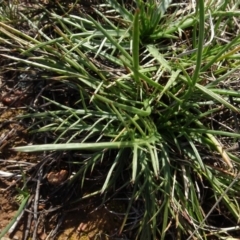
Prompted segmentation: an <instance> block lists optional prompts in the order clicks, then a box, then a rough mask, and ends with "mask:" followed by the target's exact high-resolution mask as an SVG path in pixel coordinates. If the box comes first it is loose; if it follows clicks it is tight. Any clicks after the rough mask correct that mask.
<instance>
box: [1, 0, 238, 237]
mask: <svg viewBox="0 0 240 240" xmlns="http://www.w3.org/2000/svg"><path fill="white" fill-rule="evenodd" d="M106 2H107V3H106V4H103V5H102V6H101V7H102V11H99V10H96V11H95V12H96V13H97V14H98V16H99V18H100V19H101V21H99V20H96V19H95V18H94V17H91V16H89V15H86V14H79V15H66V16H59V15H58V14H55V13H53V12H49V11H48V10H46V9H45V10H46V12H48V14H49V16H50V17H51V19H52V20H53V21H54V23H55V25H54V26H53V29H51V30H52V31H54V34H52V35H54V37H52V36H48V35H46V34H45V33H44V32H42V31H41V29H38V27H37V26H36V25H35V24H34V22H32V21H31V19H27V21H28V23H29V24H30V26H31V27H33V28H35V29H37V30H38V33H39V35H40V37H39V39H37V38H32V37H30V36H28V35H26V34H22V33H21V32H20V31H18V30H17V29H14V28H12V27H10V26H8V25H6V24H4V23H0V26H1V27H3V28H4V29H5V32H4V34H6V36H8V37H10V38H11V39H12V40H16V39H17V40H18V42H19V43H20V44H21V48H20V53H21V55H20V56H18V57H14V56H10V55H6V54H5V55H3V54H2V56H4V57H6V58H9V59H12V60H14V61H16V62H18V63H21V64H25V65H28V66H33V67H36V68H41V69H44V71H46V72H47V76H48V77H49V78H51V79H52V80H58V81H62V82H64V83H65V84H66V85H67V86H68V87H69V89H74V90H75V91H76V92H78V96H79V99H78V101H77V102H76V107H74V106H67V105H64V104H61V103H59V102H58V101H57V100H52V99H49V98H46V97H45V99H46V100H47V101H49V103H51V104H52V105H53V106H55V107H57V108H58V110H49V111H45V112H42V113H31V114H27V115H25V116H22V118H29V117H32V118H35V119H38V123H42V122H44V123H45V125H44V126H42V127H41V128H40V129H37V130H36V128H32V129H31V130H32V132H54V133H57V138H56V140H55V141H54V142H53V143H51V144H44V145H33V146H23V147H18V148H16V150H18V151H25V152H32V151H46V150H55V151H60V150H82V151H87V153H88V158H87V159H85V160H83V161H82V162H80V167H79V171H78V172H77V173H76V175H75V176H74V178H73V179H71V181H70V183H71V182H73V181H74V180H76V179H79V177H81V179H82V185H84V181H85V180H84V176H85V174H86V172H87V171H93V169H95V168H96V166H97V165H98V164H100V163H101V162H104V161H106V162H107V161H109V160H108V159H109V157H108V156H109V155H110V156H111V157H110V159H111V163H110V164H108V165H107V166H108V168H109V170H108V173H107V174H106V176H105V182H104V184H103V186H102V187H101V189H99V191H97V192H96V193H102V194H103V193H105V192H107V191H111V190H112V189H115V188H116V184H117V183H118V184H119V182H120V184H121V188H124V187H126V186H128V187H131V189H132V196H131V200H130V201H129V204H128V208H127V210H126V216H125V218H124V220H123V223H122V227H121V229H120V232H122V231H123V229H124V226H125V223H126V221H127V219H128V215H129V212H130V211H131V207H132V205H133V203H134V201H136V200H138V199H141V200H142V209H143V214H142V215H141V218H140V219H138V223H137V224H136V225H135V226H134V227H136V236H135V237H136V239H158V238H160V239H165V237H166V234H170V233H171V234H173V235H174V236H176V237H177V236H178V239H183V238H186V236H191V235H194V236H195V237H197V238H198V239H207V236H208V234H209V233H210V234H214V235H216V236H218V237H219V236H220V235H221V237H225V236H226V235H227V234H228V232H227V230H226V231H222V232H221V230H222V229H220V228H217V227H216V228H212V226H210V224H209V223H208V222H207V219H205V217H204V216H205V214H207V213H206V210H205V209H204V207H202V203H201V198H204V192H205V191H206V190H205V188H210V189H211V192H210V194H211V196H210V197H211V198H214V199H218V198H219V197H220V196H222V200H223V201H222V204H223V205H224V206H225V207H226V208H227V209H228V211H229V212H230V214H231V217H232V218H233V219H235V221H236V222H237V221H238V218H239V208H238V200H237V198H236V196H235V194H236V193H237V192H238V190H239V183H237V182H236V183H235V184H234V185H233V186H232V187H231V188H228V185H229V184H230V183H231V182H232V181H233V179H234V177H236V176H235V175H234V173H233V169H234V168H237V169H238V166H239V158H238V157H237V156H236V155H234V154H231V153H229V152H228V151H226V149H225V148H224V147H223V146H222V143H221V137H230V138H232V139H238V138H239V137H240V134H239V133H236V132H234V131H232V130H229V128H228V127H226V126H223V128H220V127H219V126H218V127H217V128H214V127H213V124H212V121H213V119H214V117H213V116H215V115H217V114H219V112H220V111H221V110H222V108H224V109H228V111H232V112H234V113H236V114H239V113H240V110H239V108H238V107H236V106H234V105H233V104H231V103H229V101H228V98H229V97H238V98H239V97H240V94H239V91H237V90H234V89H228V88H227V87H224V88H222V87H221V84H226V82H227V79H230V82H231V81H234V80H235V78H236V77H235V76H234V74H233V73H234V72H236V71H237V68H238V67H239V54H238V52H239V47H238V46H239V43H240V37H239V36H240V35H236V36H235V35H233V36H232V37H230V39H229V40H228V43H224V41H221V39H220V40H219V38H220V32H219V31H218V28H217V27H215V29H214V24H215V26H218V27H220V26H221V27H226V26H227V25H231V24H233V22H234V20H235V18H234V17H235V16H239V12H238V11H237V10H236V9H237V5H236V4H234V3H232V2H231V1H228V3H229V4H231V6H232V10H231V11H228V12H227V11H225V10H226V8H227V5H226V4H225V3H224V2H220V3H219V2H218V3H215V2H214V1H207V2H204V1H202V0H201V1H198V5H197V6H196V8H195V7H194V6H192V8H191V9H190V10H189V12H187V11H186V12H185V11H184V10H180V12H179V8H176V7H174V6H171V5H170V7H169V1H165V2H166V5H165V6H166V7H165V8H163V6H164V5H163V4H162V5H159V3H158V2H157V1H149V2H147V3H146V2H144V1H136V2H135V1H133V5H132V9H131V10H127V9H126V8H125V7H124V5H121V4H119V3H118V2H117V1H114V0H108V1H106ZM162 3H164V1H163V2H162ZM167 7H169V8H168V10H169V12H166V10H167ZM159 13H160V14H159ZM164 14H165V15H164ZM22 17H23V18H24V15H22ZM113 17H115V18H113ZM207 20H209V24H207V22H206V21H207ZM213 22H214V23H213ZM187 30H188V31H190V36H187ZM208 32H210V33H211V34H212V35H213V36H214V38H213V37H212V36H211V34H210V36H209V34H208ZM226 34H227V33H226ZM146 36H147V39H146ZM181 37H182V38H185V39H186V40H182V38H181ZM208 39H210V41H207V40H208ZM10 46H11V44H10ZM53 74H54V75H53ZM74 141H78V143H75V142H74ZM113 150H114V151H113ZM214 155H215V156H217V157H218V158H219V159H222V160H223V163H221V162H220V160H216V161H217V163H218V164H219V165H220V166H221V167H215V166H214V164H213V163H212V162H211V160H209V159H208V158H206V156H210V159H211V158H212V159H213V157H214ZM123 172H127V174H125V175H124V177H123V176H122V173H123ZM70 183H69V184H70ZM225 189H228V192H227V193H228V194H227V195H226V194H225ZM173 226H174V227H173ZM173 229H175V230H173ZM172 232H173V233H172Z"/></svg>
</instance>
